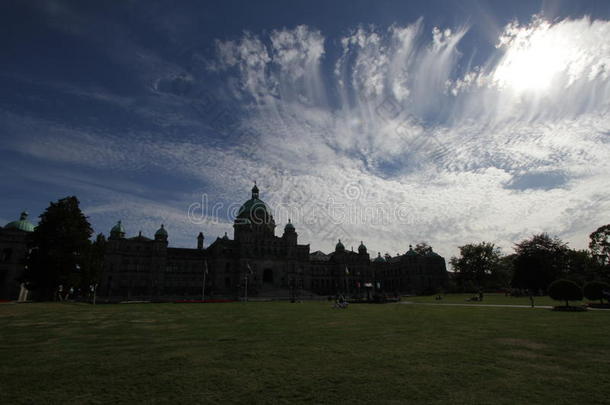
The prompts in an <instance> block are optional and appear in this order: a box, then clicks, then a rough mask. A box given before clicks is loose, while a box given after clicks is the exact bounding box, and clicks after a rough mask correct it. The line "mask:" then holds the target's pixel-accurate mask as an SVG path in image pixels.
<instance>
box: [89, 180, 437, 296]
mask: <svg viewBox="0 0 610 405" xmlns="http://www.w3.org/2000/svg"><path fill="white" fill-rule="evenodd" d="M275 227H276V224H275V220H274V219H273V216H272V214H271V211H270V209H269V208H268V207H267V205H266V204H265V203H264V202H263V201H262V200H261V199H260V198H259V189H258V187H257V186H256V185H254V187H253V188H252V196H251V198H250V199H249V200H248V201H246V202H245V203H244V204H243V205H242V206H241V208H240V209H239V211H238V214H237V217H236V218H235V221H234V224H233V235H234V237H233V239H229V237H228V236H227V234H226V233H225V235H224V236H223V237H219V238H216V240H214V241H213V242H212V243H211V244H210V245H209V246H208V247H207V248H205V247H204V236H203V234H202V233H199V235H198V236H197V238H196V240H194V242H195V241H196V246H197V248H194V249H185V248H172V247H169V246H168V239H169V235H168V232H167V230H166V229H165V227H164V226H163V225H161V228H159V230H158V231H157V232H156V233H155V235H154V238H153V239H150V238H147V237H145V236H142V234H141V233H140V234H139V235H138V236H135V237H131V238H126V237H125V230H124V228H123V224H122V223H121V222H120V221H119V222H118V223H117V224H116V225H115V226H114V227H113V228H112V230H111V231H110V238H109V239H108V245H107V251H106V258H105V268H104V275H103V277H102V280H101V285H100V289H99V294H100V296H103V297H104V296H105V297H107V298H109V299H155V298H158V299H163V298H170V297H173V298H178V297H181V298H198V297H201V295H202V290H203V278H204V274H205V275H206V276H205V278H206V282H205V284H206V287H205V290H206V296H208V297H210V296H211V295H214V296H221V297H229V298H238V297H243V296H245V295H246V293H247V294H248V295H249V296H288V295H291V296H293V297H294V296H301V297H306V296H307V295H314V294H315V295H334V294H349V295H360V296H367V295H369V296H370V295H371V294H390V295H392V294H406V293H411V294H415V293H423V292H434V291H435V290H437V289H439V288H442V287H443V286H445V285H446V283H447V277H448V276H447V271H446V267H445V260H444V259H443V258H442V257H441V256H439V255H438V254H436V253H434V252H430V253H429V254H426V255H420V254H418V253H416V252H415V251H414V250H413V249H412V248H410V249H409V250H408V251H407V252H406V253H405V254H403V255H397V256H396V257H389V258H388V259H386V258H383V257H381V255H380V254H378V256H377V257H376V258H375V259H373V260H371V259H370V256H369V254H368V252H367V248H366V246H364V244H363V243H361V244H360V246H359V248H358V252H352V251H346V250H345V247H344V246H343V244H342V243H341V241H339V242H338V243H337V245H336V246H335V251H334V252H332V253H330V254H324V253H322V252H320V251H317V252H314V253H310V251H309V245H300V244H298V234H297V232H296V229H295V227H294V225H293V224H292V223H291V222H290V221H289V222H288V223H287V224H286V226H285V227H284V231H283V234H282V236H276V235H275ZM246 285H247V291H246Z"/></svg>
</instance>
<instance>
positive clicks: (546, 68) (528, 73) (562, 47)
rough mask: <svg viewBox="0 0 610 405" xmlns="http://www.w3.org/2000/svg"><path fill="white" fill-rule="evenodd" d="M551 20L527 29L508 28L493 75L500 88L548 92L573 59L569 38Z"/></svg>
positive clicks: (502, 40)
mask: <svg viewBox="0 0 610 405" xmlns="http://www.w3.org/2000/svg"><path fill="white" fill-rule="evenodd" d="M549 28H550V24H549V23H548V22H544V21H539V22H538V23H537V24H534V25H533V26H530V27H527V28H519V27H517V26H515V27H513V28H512V29H508V30H507V31H506V32H505V35H504V36H503V37H501V39H500V44H499V45H498V47H499V48H503V49H505V53H504V55H503V56H502V58H501V59H500V61H499V62H498V64H497V66H496V69H495V71H494V73H493V75H492V80H493V82H494V83H495V84H496V85H497V86H498V87H500V88H509V89H512V90H514V91H515V92H518V93H521V92H538V93H541V92H545V91H546V90H548V89H549V88H550V87H551V85H552V83H553V81H554V79H556V78H557V76H558V75H559V74H560V73H561V72H562V71H564V70H566V68H567V67H568V65H569V63H570V61H572V60H574V56H575V55H573V53H574V52H575V50H574V47H573V44H572V43H571V41H570V39H569V38H566V37H565V36H564V35H561V34H560V33H557V32H556V31H553V30H550V29H549Z"/></svg>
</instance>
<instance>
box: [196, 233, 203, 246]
mask: <svg viewBox="0 0 610 405" xmlns="http://www.w3.org/2000/svg"><path fill="white" fill-rule="evenodd" d="M197 249H199V250H201V249H203V232H199V235H197Z"/></svg>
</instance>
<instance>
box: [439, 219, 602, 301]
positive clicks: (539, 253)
mask: <svg viewBox="0 0 610 405" xmlns="http://www.w3.org/2000/svg"><path fill="white" fill-rule="evenodd" d="M589 240H590V242H589V249H583V250H577V249H570V248H569V247H568V244H567V243H565V242H563V241H562V240H561V239H559V238H557V237H551V236H549V235H548V234H547V233H540V234H536V235H533V236H532V237H530V238H528V239H525V240H523V241H521V242H519V243H516V244H515V246H514V252H513V253H511V254H507V255H504V254H502V251H501V250H500V248H499V247H497V246H496V245H494V244H493V243H490V242H480V243H469V244H466V245H464V246H460V247H459V249H460V254H459V256H454V257H452V258H451V260H450V263H451V265H452V267H453V270H454V275H455V277H454V279H453V285H452V288H453V289H454V290H456V291H460V292H475V291H481V290H487V291H498V290H500V291H508V290H512V291H517V292H518V291H522V292H526V293H527V294H535V295H538V294H545V293H546V292H547V290H548V288H549V286H550V285H551V283H552V282H554V281H556V280H560V279H565V280H569V281H572V282H573V283H576V284H577V285H579V286H581V287H582V286H584V285H585V284H587V283H589V282H593V281H595V282H598V283H608V282H610V224H608V225H603V226H600V227H599V228H598V229H596V230H595V231H594V232H592V233H591V235H590V236H589Z"/></svg>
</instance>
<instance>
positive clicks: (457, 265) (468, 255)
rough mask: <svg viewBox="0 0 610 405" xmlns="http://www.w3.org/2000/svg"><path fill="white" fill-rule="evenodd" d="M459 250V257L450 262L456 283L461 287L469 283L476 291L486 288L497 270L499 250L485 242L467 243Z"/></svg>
mask: <svg viewBox="0 0 610 405" xmlns="http://www.w3.org/2000/svg"><path fill="white" fill-rule="evenodd" d="M459 249H460V257H452V258H451V260H450V263H451V266H452V267H453V269H454V271H455V272H456V276H457V279H458V282H459V283H460V284H461V285H462V287H463V286H465V285H468V284H471V283H472V284H473V286H474V287H475V288H476V289H481V288H483V287H486V286H487V285H488V282H489V281H490V280H491V277H492V274H494V273H496V272H497V270H498V268H499V264H500V257H501V255H500V249H499V248H498V247H496V246H495V245H494V244H493V243H487V242H481V243H469V244H467V245H464V246H460V247H459Z"/></svg>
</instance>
